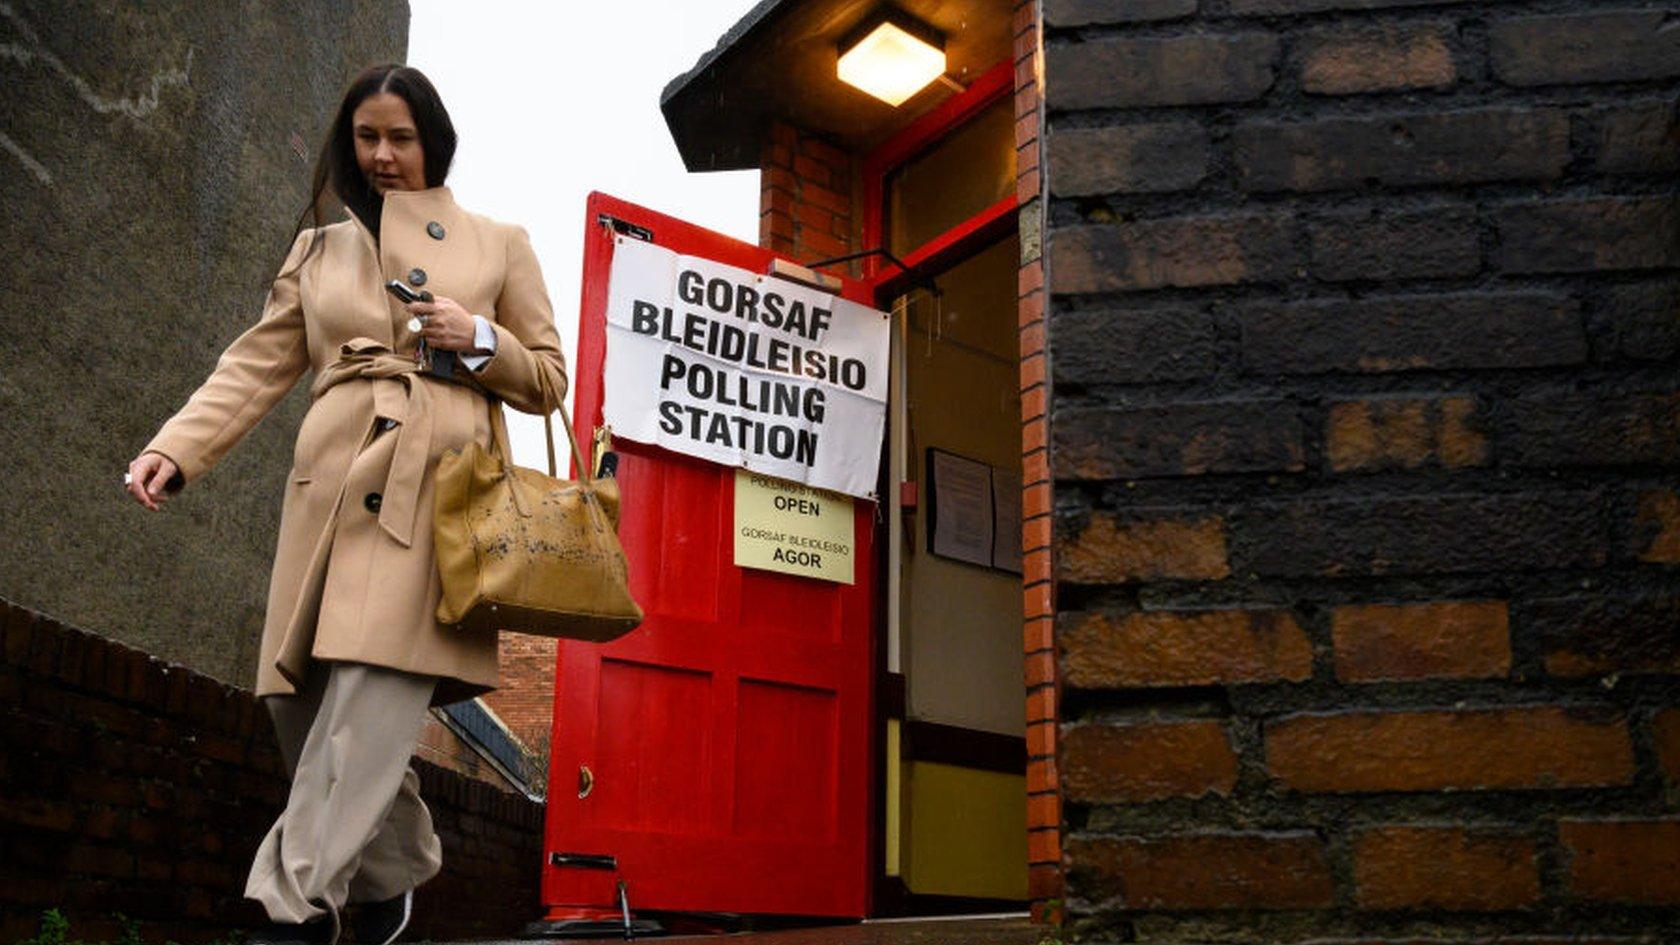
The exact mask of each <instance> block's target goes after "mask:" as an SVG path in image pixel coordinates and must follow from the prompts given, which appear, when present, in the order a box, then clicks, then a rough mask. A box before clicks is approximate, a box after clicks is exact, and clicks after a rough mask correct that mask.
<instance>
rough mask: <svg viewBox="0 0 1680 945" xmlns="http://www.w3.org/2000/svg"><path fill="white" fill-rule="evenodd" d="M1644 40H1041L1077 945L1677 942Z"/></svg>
mask: <svg viewBox="0 0 1680 945" xmlns="http://www.w3.org/2000/svg"><path fill="white" fill-rule="evenodd" d="M1676 15H1680V4H1677V3H1674V2H1658V3H1652V2H1640V0H1628V2H1616V3H1604V2H1568V0H1546V2H1526V0H1512V2H1502V3H1489V2H1454V3H1445V2H1441V3H1436V2H1427V3H1423V2H1413V0H1199V2H1198V0H1144V2H1133V3H1121V2H1111V3H1101V2H1089V0H1046V2H1045V6H1044V19H1045V25H1046V33H1045V74H1044V88H1045V94H1046V96H1047V98H1046V106H1047V109H1048V111H1047V122H1048V133H1047V145H1048V150H1047V157H1048V176H1047V184H1048V188H1049V198H1050V199H1049V204H1048V226H1047V235H1046V250H1045V253H1046V261H1047V285H1048V287H1049V297H1050V300H1051V312H1050V323H1049V342H1048V343H1049V350H1050V375H1049V376H1050V381H1051V421H1052V422H1051V428H1052V434H1051V443H1050V446H1051V452H1052V460H1051V469H1052V471H1053V474H1054V478H1055V503H1054V508H1055V515H1056V518H1055V543H1054V548H1055V573H1056V581H1057V584H1056V603H1057V611H1058V613H1057V623H1056V644H1057V653H1058V656H1059V658H1060V680H1061V684H1062V695H1063V698H1062V699H1061V710H1062V718H1061V722H1062V727H1061V730H1060V739H1059V740H1060V743H1059V762H1060V767H1059V772H1058V773H1059V777H1060V784H1061V786H1062V790H1063V792H1064V802H1065V810H1064V813H1065V827H1066V830H1067V837H1066V840H1065V843H1064V845H1063V853H1064V855H1065V857H1066V862H1067V864H1068V874H1067V882H1068V886H1067V895H1066V899H1065V902H1066V908H1067V910H1068V914H1069V917H1070V919H1072V921H1073V926H1074V927H1073V929H1072V930H1070V931H1071V932H1073V933H1074V934H1084V936H1085V937H1086V938H1087V940H1100V941H1149V942H1158V943H1166V942H1181V941H1183V942H1191V941H1193V942H1206V941H1214V940H1217V941H1237V940H1241V941H1268V942H1295V941H1303V940H1307V939H1311V940H1315V941H1326V940H1332V939H1334V940H1337V941H1343V940H1357V941H1361V942H1373V943H1374V942H1395V941H1413V940H1418V941H1421V940H1424V939H1427V940H1429V941H1438V940H1439V941H1446V940H1451V941H1458V942H1471V941H1477V942H1481V941H1490V940H1493V939H1494V938H1496V937H1497V938H1498V939H1499V940H1501V941H1505V940H1508V939H1507V938H1505V937H1506V936H1518V937H1524V936H1538V937H1548V936H1553V935H1562V934H1565V933H1567V934H1569V935H1571V936H1576V935H1579V936H1584V937H1585V938H1591V939H1593V940H1595V941H1598V940H1602V941H1621V940H1628V941H1632V940H1635V938H1633V937H1637V940H1640V941H1643V940H1646V939H1645V936H1648V935H1653V934H1656V933H1663V932H1666V933H1668V934H1669V935H1672V931H1673V929H1674V928H1675V927H1676V925H1675V923H1676V921H1677V919H1680V860H1677V858H1676V855H1675V851H1676V850H1677V849H1680V793H1677V791H1676V787H1677V786H1680V727H1677V723H1676V720H1677V718H1680V709H1677V708H1676V707H1680V643H1677V641H1680V633H1677V630H1680V595H1677V588H1680V582H1677V580H1676V578H1677V576H1680V570H1677V566H1680V179H1677V177H1676V171H1677V170H1680V137H1677V133H1676V132H1677V128H1676V124H1675V116H1676V110H1675V104H1676V99H1677V96H1680V31H1676V30H1674V29H1673V28H1672V23H1673V19H1674V17H1675V16H1676ZM1623 936H1625V937H1628V938H1621V937H1623ZM1585 938H1583V939H1580V940H1585ZM1572 940H1573V939H1572Z"/></svg>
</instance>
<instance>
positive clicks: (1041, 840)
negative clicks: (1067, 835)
mask: <svg viewBox="0 0 1680 945" xmlns="http://www.w3.org/2000/svg"><path fill="white" fill-rule="evenodd" d="M1061 858H1062V833H1061V830H1060V829H1058V828H1055V827H1052V828H1049V829H1039V830H1029V831H1027V862H1028V863H1057V862H1060V861H1061Z"/></svg>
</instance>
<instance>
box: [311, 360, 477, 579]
mask: <svg viewBox="0 0 1680 945" xmlns="http://www.w3.org/2000/svg"><path fill="white" fill-rule="evenodd" d="M355 378H365V379H367V380H369V381H370V382H371V383H372V384H373V406H374V412H375V414H376V415H377V416H380V417H389V418H391V419H393V420H395V421H397V423H398V428H397V432H396V437H397V442H396V452H395V454H394V455H393V456H392V459H391V468H390V471H389V472H388V473H386V476H385V489H384V494H383V495H384V497H383V499H382V500H381V502H380V507H379V527H380V528H382V529H384V531H385V533H386V534H387V535H390V536H391V537H392V538H393V539H395V540H396V541H397V543H398V544H401V545H402V546H403V547H404V548H407V547H410V546H411V544H412V542H413V539H414V521H415V515H416V513H417V512H418V511H419V508H418V507H419V505H420V487H421V484H422V483H423V482H424V481H425V478H426V460H427V457H428V455H429V454H430V452H431V445H432V417H433V414H432V385H431V384H430V383H427V382H426V381H427V379H430V380H435V381H442V379H441V378H437V377H436V376H435V375H432V374H428V373H425V365H423V364H421V363H419V362H417V361H415V360H414V358H413V357H412V356H410V355H405V354H398V353H397V352H395V351H392V350H391V348H390V346H389V345H386V344H383V343H381V342H378V341H374V340H373V339H371V338H352V339H351V340H349V341H347V342H345V343H344V344H343V345H340V346H339V358H338V360H337V361H334V362H333V363H332V364H329V365H327V367H326V368H325V369H324V370H322V371H321V372H319V373H318V374H317V375H316V376H315V382H314V384H312V385H311V386H310V394H311V396H313V397H320V396H321V395H322V394H323V393H325V392H326V391H327V390H328V389H330V388H332V387H333V386H335V385H337V384H342V383H344V382H345V381H348V380H352V379H355ZM442 382H443V383H454V382H451V381H442Z"/></svg>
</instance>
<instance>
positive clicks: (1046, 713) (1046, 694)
mask: <svg viewBox="0 0 1680 945" xmlns="http://www.w3.org/2000/svg"><path fill="white" fill-rule="evenodd" d="M1055 718H1056V687H1055V686H1039V687H1037V688H1035V689H1034V690H1033V691H1032V692H1029V693H1027V719H1028V720H1029V721H1033V722H1037V721H1042V720H1045V719H1048V720H1051V721H1054V720H1055Z"/></svg>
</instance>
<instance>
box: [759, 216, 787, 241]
mask: <svg viewBox="0 0 1680 945" xmlns="http://www.w3.org/2000/svg"><path fill="white" fill-rule="evenodd" d="M758 233H759V238H760V239H763V238H764V237H766V236H781V237H785V238H787V239H793V216H792V215H791V214H788V213H783V212H782V211H780V210H766V211H765V212H764V213H762V214H760V215H759V217H758Z"/></svg>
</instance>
